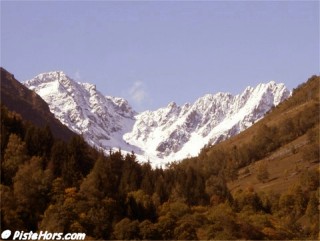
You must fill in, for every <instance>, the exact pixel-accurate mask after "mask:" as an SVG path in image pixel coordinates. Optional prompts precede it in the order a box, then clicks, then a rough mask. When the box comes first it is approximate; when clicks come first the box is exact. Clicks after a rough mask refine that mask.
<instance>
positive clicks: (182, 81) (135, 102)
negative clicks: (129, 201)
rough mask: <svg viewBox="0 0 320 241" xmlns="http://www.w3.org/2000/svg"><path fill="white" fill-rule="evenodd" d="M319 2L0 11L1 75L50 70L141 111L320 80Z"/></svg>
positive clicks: (120, 4) (21, 4)
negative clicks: (315, 76)
mask: <svg viewBox="0 0 320 241" xmlns="http://www.w3.org/2000/svg"><path fill="white" fill-rule="evenodd" d="M319 55H320V52H319V1H271V2H270V1H200V2H199V1H197V2H196V1H96V2H93V1H56V2H53V1H1V66H3V67H4V68H6V69H7V70H8V71H10V72H12V73H13V74H14V75H15V76H16V78H18V79H19V80H21V81H23V80H27V79H30V78H32V77H34V76H35V75H37V74H39V73H42V72H46V71H52V70H63V71H64V72H65V73H67V74H68V75H69V76H70V77H72V78H74V79H76V80H78V81H81V82H89V83H94V84H96V85H97V88H98V89H99V90H100V91H101V92H102V93H103V94H105V95H112V96H118V97H124V98H126V99H127V100H129V102H130V103H131V105H132V106H133V107H134V108H135V109H136V110H138V111H142V110H146V109H151V110H154V109H157V108H159V107H162V106H166V105H167V104H168V103H169V102H170V101H175V102H177V103H178V104H183V103H185V102H193V101H195V100H196V99H197V98H198V97H201V96H203V95H204V94H206V93H216V92H218V91H223V92H231V93H233V94H237V93H240V92H241V91H243V90H244V88H245V87H246V86H248V85H251V86H255V85H257V84H258V83H260V82H267V81H270V80H275V81H277V82H283V83H285V84H286V86H287V87H288V88H290V89H291V88H294V87H296V86H297V85H298V84H300V83H302V82H304V81H305V80H306V79H307V78H308V77H310V76H311V75H313V74H319Z"/></svg>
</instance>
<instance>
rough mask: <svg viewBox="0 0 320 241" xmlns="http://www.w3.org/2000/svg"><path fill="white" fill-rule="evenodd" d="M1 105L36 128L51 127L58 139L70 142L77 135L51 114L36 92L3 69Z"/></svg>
mask: <svg viewBox="0 0 320 241" xmlns="http://www.w3.org/2000/svg"><path fill="white" fill-rule="evenodd" d="M1 104H2V105H4V106H6V107H7V108H8V109H9V110H10V111H14V112H16V113H18V114H20V115H21V117H22V118H23V119H24V120H26V121H30V122H31V123H33V124H34V125H36V126H39V127H44V126H46V125H49V127H50V128H51V131H52V133H53V135H54V136H55V137H56V138H59V139H62V140H65V141H68V140H69V139H70V138H71V137H72V136H74V135H75V133H73V132H72V131H70V130H69V129H68V128H67V127H66V126H65V125H63V124H62V123H61V122H60V121H59V120H57V119H56V118H55V117H54V115H53V114H52V113H51V112H50V109H49V107H48V105H47V103H46V102H45V101H44V100H43V99H42V98H41V97H40V96H39V95H37V94H36V93H35V92H34V91H31V90H29V89H28V88H27V87H25V86H24V85H22V84H21V83H20V82H19V81H18V80H16V79H15V77H14V75H13V74H11V73H10V72H8V71H7V70H5V69H4V68H2V67H1Z"/></svg>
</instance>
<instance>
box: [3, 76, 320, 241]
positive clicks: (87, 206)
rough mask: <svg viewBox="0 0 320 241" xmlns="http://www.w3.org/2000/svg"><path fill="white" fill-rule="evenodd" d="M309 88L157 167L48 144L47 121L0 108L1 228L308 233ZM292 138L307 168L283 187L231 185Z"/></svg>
mask: <svg viewBox="0 0 320 241" xmlns="http://www.w3.org/2000/svg"><path fill="white" fill-rule="evenodd" d="M319 84H320V78H319V77H317V76H313V77H312V78H310V79H309V80H308V81H307V82H306V83H305V84H303V85H301V86H300V87H298V88H297V89H296V90H295V91H294V93H293V95H292V97H290V98H289V99H288V100H287V101H285V102H284V103H282V104H280V105H279V106H278V107H276V108H275V109H273V110H272V111H271V112H270V113H269V114H268V115H267V116H266V117H265V118H264V119H263V120H261V121H260V122H258V123H256V124H255V125H254V126H253V127H252V128H249V129H248V130H247V131H245V132H243V133H242V134H240V135H239V136H236V137H234V138H232V139H230V140H228V141H226V142H223V143H220V144H219V145H216V146H212V147H206V148H204V149H203V150H202V152H201V153H200V155H199V156H198V157H197V158H191V159H187V160H184V161H182V162H181V163H177V164H172V165H171V166H169V167H168V168H166V169H152V168H151V166H150V164H148V163H147V164H143V165H141V164H139V163H138V161H137V160H136V157H135V155H134V153H132V154H128V155H125V156H124V155H122V153H121V151H117V152H111V151H110V153H109V155H108V156H105V155H103V154H102V153H100V152H98V151H97V150H95V149H93V148H91V147H89V146H88V145H87V144H86V143H85V142H84V140H83V138H82V137H80V136H75V137H73V138H72V139H70V140H69V141H67V142H66V141H61V140H58V139H56V138H55V137H54V135H53V133H52V132H51V130H50V128H49V127H48V126H47V127H36V126H34V125H33V124H31V123H29V122H26V121H25V120H24V119H22V117H21V115H20V114H18V113H15V112H13V111H11V110H8V108H7V107H5V106H4V105H2V106H1V231H2V230H5V229H10V230H27V231H30V230H32V231H40V230H47V231H51V232H64V233H66V232H84V233H86V234H87V239H90V238H91V239H157V240H159V239H181V240H183V239H189V240H195V239H202V240H203V239H224V240H226V239H317V238H319V191H320V190H319V168H317V167H318V163H319V136H318V135H319ZM299 138H304V139H303V140H302V141H301V142H299V143H297V146H294V147H295V148H294V149H292V152H293V153H295V154H294V155H297V156H299V155H301V158H303V163H304V162H309V163H310V166H308V168H304V169H303V168H301V170H299V175H297V177H298V178H296V179H295V182H292V183H291V186H290V187H289V188H288V189H287V192H281V193H280V192H271V191H268V192H265V191H263V189H261V188H260V189H259V191H258V190H256V189H255V186H252V185H247V184H245V183H240V182H239V181H241V180H242V179H240V175H243V174H242V171H243V170H245V168H248V169H249V172H250V171H252V165H253V164H255V163H259V162H261V160H263V159H265V158H271V157H272V158H273V159H272V160H277V158H278V157H279V156H278V157H277V155H275V154H276V153H277V151H279V150H281V148H286V145H288V144H290V143H293V142H294V141H297V140H298V141H299V140H300V139H299ZM298 145H300V146H298ZM282 160H283V159H281V158H279V159H278V161H279V162H282ZM288 163H289V164H288V165H291V164H290V162H288ZM292 165H295V164H294V163H292ZM309 167H310V168H309ZM287 168H289V167H287ZM269 172H270V173H271V171H268V170H267V171H266V169H263V168H261V171H259V172H257V173H256V174H259V175H258V176H257V178H258V181H259V183H260V182H261V183H267V182H268V181H270V180H269V178H270V176H269V175H270V173H269ZM251 175H255V174H251ZM232 182H234V183H236V182H239V183H238V184H237V185H239V187H238V189H237V190H236V191H230V189H229V188H228V185H229V187H230V183H232Z"/></svg>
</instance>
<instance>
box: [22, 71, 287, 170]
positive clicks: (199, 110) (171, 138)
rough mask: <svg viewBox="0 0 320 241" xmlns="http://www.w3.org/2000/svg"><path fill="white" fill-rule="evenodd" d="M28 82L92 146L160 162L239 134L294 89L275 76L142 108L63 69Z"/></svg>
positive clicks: (163, 162) (191, 152)
mask: <svg viewBox="0 0 320 241" xmlns="http://www.w3.org/2000/svg"><path fill="white" fill-rule="evenodd" d="M24 84H25V85H26V86H27V87H28V88H30V89H32V90H34V91H36V92H37V93H38V94H39V95H40V96H41V97H42V98H43V99H44V100H45V101H46V102H47V103H48V104H49V107H50V110H51V111H52V113H54V115H55V116H56V118H58V119H59V120H60V121H61V122H62V123H63V124H65V125H66V126H68V127H69V128H70V129H71V130H73V131H74V132H76V133H79V134H82V135H83V136H84V138H85V139H86V140H87V142H88V143H89V144H91V145H92V146H96V147H98V148H101V149H103V150H106V151H109V149H110V148H121V149H122V150H123V151H128V152H131V151H134V152H136V154H137V155H138V159H140V160H142V161H146V160H148V159H149V160H150V161H151V162H152V164H153V165H154V166H156V165H164V164H165V163H167V162H170V161H174V160H179V159H182V158H185V157H188V156H195V155H197V154H198V153H199V151H200V149H201V148H202V147H203V146H204V145H207V144H215V143H217V142H219V141H221V140H224V139H226V138H228V137H231V136H233V135H236V134H238V133H239V132H241V131H243V130H245V129H246V128H248V127H249V126H251V125H252V124H253V123H254V122H256V121H257V120H259V119H261V118H262V117H263V116H264V114H265V113H266V112H267V111H269V110H270V109H271V108H272V107H273V106H276V105H278V104H279V103H280V102H281V101H283V100H284V99H286V98H287V97H289V95H290V92H289V91H288V90H287V88H286V87H285V86H284V85H283V84H276V83H275V82H273V81H271V82H269V83H267V84H259V85H258V86H257V87H255V88H252V87H248V88H246V89H245V90H244V92H243V93H242V94H239V95H235V96H233V95H231V94H229V93H217V94H214V95H212V94H208V95H205V96H203V97H201V98H199V99H198V100H197V101H196V102H195V103H193V104H189V103H187V104H184V105H183V106H178V105H177V104H176V103H174V102H171V103H170V104H169V105H168V106H166V107H164V108H160V109H158V110H156V111H145V112H142V113H140V114H137V113H136V112H135V111H134V110H132V108H131V106H130V105H129V104H128V102H127V101H126V100H124V99H121V98H115V97H111V96H104V95H103V94H102V93H100V92H99V91H98V90H96V88H95V86H94V85H92V84H87V83H77V82H75V81H73V80H72V79H71V78H69V77H68V76H67V75H65V74H64V73H63V72H59V71H57V72H50V73H44V74H40V75H38V76H36V77H35V78H34V79H32V80H28V81H26V82H25V83H24Z"/></svg>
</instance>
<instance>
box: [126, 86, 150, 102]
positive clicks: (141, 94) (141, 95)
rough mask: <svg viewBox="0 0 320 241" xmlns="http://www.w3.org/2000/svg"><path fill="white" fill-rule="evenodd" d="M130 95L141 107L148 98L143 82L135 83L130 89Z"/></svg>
mask: <svg viewBox="0 0 320 241" xmlns="http://www.w3.org/2000/svg"><path fill="white" fill-rule="evenodd" d="M129 94H130V97H131V99H132V100H133V101H134V102H136V103H137V104H139V105H140V104H141V103H142V102H143V101H144V100H145V99H146V98H147V92H146V91H145V88H144V84H143V82H142V81H136V82H134V83H133V85H132V87H131V88H130V89H129Z"/></svg>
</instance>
